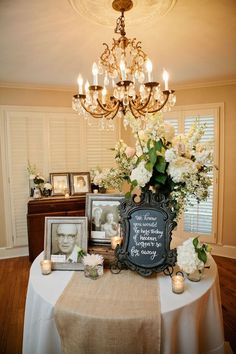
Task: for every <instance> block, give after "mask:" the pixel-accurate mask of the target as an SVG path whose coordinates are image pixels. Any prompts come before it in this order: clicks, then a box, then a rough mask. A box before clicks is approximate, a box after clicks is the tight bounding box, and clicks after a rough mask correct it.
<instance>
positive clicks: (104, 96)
mask: <svg viewBox="0 0 236 354" xmlns="http://www.w3.org/2000/svg"><path fill="white" fill-rule="evenodd" d="M106 94H107V89H106V87H103V89H102V104H105V103H106Z"/></svg>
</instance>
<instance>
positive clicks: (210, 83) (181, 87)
mask: <svg viewBox="0 0 236 354" xmlns="http://www.w3.org/2000/svg"><path fill="white" fill-rule="evenodd" d="M230 85H236V79H232V80H220V81H206V82H196V83H189V84H187V83H186V84H181V83H180V84H178V83H176V85H174V86H175V91H178V90H179V91H180V90H191V89H198V88H208V87H218V86H230Z"/></svg>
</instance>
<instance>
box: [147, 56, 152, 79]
mask: <svg viewBox="0 0 236 354" xmlns="http://www.w3.org/2000/svg"><path fill="white" fill-rule="evenodd" d="M146 69H147V73H148V82H151V81H152V62H151V60H150V59H148V60H147V61H146Z"/></svg>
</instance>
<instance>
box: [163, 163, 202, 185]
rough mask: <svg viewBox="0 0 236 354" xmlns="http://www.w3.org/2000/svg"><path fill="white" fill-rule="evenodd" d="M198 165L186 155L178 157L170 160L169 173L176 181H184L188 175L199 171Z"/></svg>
mask: <svg viewBox="0 0 236 354" xmlns="http://www.w3.org/2000/svg"><path fill="white" fill-rule="evenodd" d="M197 171H198V170H197V167H196V165H195V164H194V162H193V161H192V160H189V159H186V158H184V157H177V158H176V160H174V161H172V162H170V164H169V166H168V169H167V173H168V174H169V175H170V176H171V178H172V179H173V181H174V182H176V183H178V182H184V181H185V177H186V175H189V174H195V173H197Z"/></svg>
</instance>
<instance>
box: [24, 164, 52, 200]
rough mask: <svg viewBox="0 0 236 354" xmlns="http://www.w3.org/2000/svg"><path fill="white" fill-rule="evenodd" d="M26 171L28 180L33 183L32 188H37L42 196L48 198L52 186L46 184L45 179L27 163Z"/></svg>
mask: <svg viewBox="0 0 236 354" xmlns="http://www.w3.org/2000/svg"><path fill="white" fill-rule="evenodd" d="M27 171H28V174H29V180H30V181H33V183H34V187H35V188H38V189H39V190H40V192H41V194H42V195H43V196H48V195H50V193H51V190H52V185H51V183H49V182H46V180H45V178H44V177H43V176H41V175H40V174H39V173H38V172H37V168H36V166H35V165H31V164H30V163H29V162H28V166H27Z"/></svg>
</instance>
